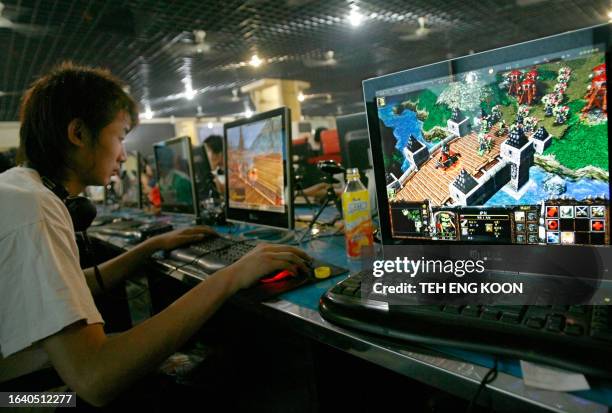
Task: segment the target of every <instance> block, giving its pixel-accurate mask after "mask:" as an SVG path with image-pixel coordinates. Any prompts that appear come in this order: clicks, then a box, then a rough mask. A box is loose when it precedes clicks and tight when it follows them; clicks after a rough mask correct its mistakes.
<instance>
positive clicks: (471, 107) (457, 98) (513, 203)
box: [376, 48, 610, 245]
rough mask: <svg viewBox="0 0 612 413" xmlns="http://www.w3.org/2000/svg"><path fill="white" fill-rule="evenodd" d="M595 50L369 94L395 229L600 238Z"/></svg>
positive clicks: (603, 105)
mask: <svg viewBox="0 0 612 413" xmlns="http://www.w3.org/2000/svg"><path fill="white" fill-rule="evenodd" d="M606 92H607V91H606V66H605V54H604V53H603V52H602V51H600V50H597V49H594V48H591V49H576V50H572V51H565V52H564V53H563V54H559V55H558V56H547V57H543V58H540V59H532V60H530V61H521V62H513V63H509V64H504V65H500V66H495V67H488V68H483V69H480V70H476V71H471V72H467V73H461V74H458V75H456V76H453V77H452V78H451V77H446V78H439V79H432V80H428V81H426V82H421V83H419V84H411V85H406V86H403V87H399V88H394V89H388V90H383V91H379V92H377V94H376V105H377V113H378V118H379V128H380V135H381V138H382V148H383V152H384V154H383V159H384V167H385V178H386V185H387V190H386V192H387V197H388V200H389V209H390V211H389V213H390V218H391V227H392V233H393V236H394V237H398V238H413V239H431V240H448V241H471V242H479V241H480V242H499V243H514V244H583V245H584V244H586V245H598V244H609V225H608V222H607V220H608V217H609V198H610V190H609V171H608V169H609V165H608V125H607V123H608V117H607V102H606Z"/></svg>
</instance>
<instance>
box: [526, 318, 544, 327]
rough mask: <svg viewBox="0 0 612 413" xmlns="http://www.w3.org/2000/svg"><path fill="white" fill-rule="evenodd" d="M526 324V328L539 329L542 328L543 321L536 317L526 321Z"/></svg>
mask: <svg viewBox="0 0 612 413" xmlns="http://www.w3.org/2000/svg"><path fill="white" fill-rule="evenodd" d="M526 324H527V327H531V328H537V329H540V328H542V327H544V319H543V318H538V317H531V318H530V319H529V320H527V323H526Z"/></svg>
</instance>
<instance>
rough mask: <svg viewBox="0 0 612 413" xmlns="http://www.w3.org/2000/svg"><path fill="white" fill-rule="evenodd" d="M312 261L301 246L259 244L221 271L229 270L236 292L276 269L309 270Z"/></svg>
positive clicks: (305, 271) (296, 271)
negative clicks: (309, 263) (308, 264)
mask: <svg viewBox="0 0 612 413" xmlns="http://www.w3.org/2000/svg"><path fill="white" fill-rule="evenodd" d="M310 261H312V258H310V256H308V254H306V253H305V252H304V251H302V250H301V249H299V248H296V247H291V246H288V245H279V244H259V245H257V247H255V248H254V249H253V250H251V251H250V252H249V253H248V254H246V255H244V257H242V258H240V260H238V261H236V262H235V263H234V264H232V265H230V266H229V267H227V268H224V269H223V270H220V271H219V272H221V271H223V272H227V273H229V276H231V279H232V286H233V288H232V290H233V291H234V292H236V291H238V290H240V289H242V288H247V287H249V286H250V285H252V284H253V283H255V281H257V280H258V279H259V278H261V277H263V276H264V275H266V274H269V273H271V272H273V271H276V270H291V271H293V272H295V273H298V272H299V271H302V272H304V273H307V272H308V271H309V269H308V266H307V263H308V262H310Z"/></svg>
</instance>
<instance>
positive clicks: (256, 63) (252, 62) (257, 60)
mask: <svg viewBox="0 0 612 413" xmlns="http://www.w3.org/2000/svg"><path fill="white" fill-rule="evenodd" d="M262 63H263V61H262V60H261V59H260V58H259V56H257V55H256V54H254V55H253V57H251V60H250V61H249V64H250V65H251V66H253V67H259V66H261V64H262Z"/></svg>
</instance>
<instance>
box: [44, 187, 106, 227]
mask: <svg viewBox="0 0 612 413" xmlns="http://www.w3.org/2000/svg"><path fill="white" fill-rule="evenodd" d="M40 178H41V179H42V183H43V184H44V185H45V186H46V187H47V188H49V189H50V190H51V192H53V193H54V194H55V195H56V196H57V197H58V198H59V199H60V200H61V201H62V202H63V203H64V205H66V208H68V213H69V214H70V218H71V219H72V225H73V226H74V231H75V232H83V231H85V230H87V228H89V226H90V225H91V223H92V222H93V220H94V219H95V218H96V214H97V211H96V206H95V205H94V204H93V203H92V202H91V201H90V200H89V199H87V198H85V197H83V196H74V197H71V196H70V194H69V193H68V191H67V190H66V188H64V187H63V185H60V184H57V183H56V182H55V181H53V180H52V179H50V178H47V177H46V176H43V175H41V177H40Z"/></svg>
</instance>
